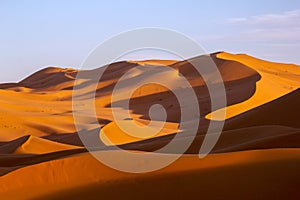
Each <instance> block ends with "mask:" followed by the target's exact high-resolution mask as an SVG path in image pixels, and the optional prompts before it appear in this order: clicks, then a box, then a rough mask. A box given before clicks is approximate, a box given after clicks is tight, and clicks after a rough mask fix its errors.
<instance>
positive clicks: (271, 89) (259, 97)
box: [206, 52, 300, 120]
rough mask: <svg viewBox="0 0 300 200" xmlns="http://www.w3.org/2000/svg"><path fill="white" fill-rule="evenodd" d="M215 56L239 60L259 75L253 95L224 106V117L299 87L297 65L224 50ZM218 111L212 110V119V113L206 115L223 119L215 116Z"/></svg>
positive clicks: (299, 69)
mask: <svg viewBox="0 0 300 200" xmlns="http://www.w3.org/2000/svg"><path fill="white" fill-rule="evenodd" d="M217 57H218V58H221V59H225V60H233V61H237V62H240V63H242V64H244V65H246V66H248V67H250V68H252V69H254V70H256V71H257V72H258V73H259V74H260V75H261V79H260V80H259V81H258V82H257V84H256V91H255V93H254V94H253V96H252V97H250V98H249V99H248V100H246V101H243V102H241V103H238V104H235V105H231V106H228V107H226V117H225V119H228V118H232V117H234V116H237V115H239V114H241V113H243V112H246V111H248V110H250V109H252V108H255V107H257V106H260V105H262V104H266V103H268V102H270V101H272V100H275V99H277V98H279V97H281V96H284V95H286V94H288V93H290V92H292V91H294V90H296V89H298V88H299V87H300V67H299V66H297V65H292V64H281V63H273V62H268V61H264V60H260V59H257V58H253V57H251V56H248V55H245V54H230V53H226V52H223V53H219V54H217ZM245 89H247V88H245ZM218 112H221V110H219V111H215V112H214V113H215V114H214V115H215V116H216V117H215V118H214V119H212V114H209V115H207V116H206V117H207V118H208V119H212V120H223V118H221V119H219V118H217V116H222V115H218V114H217V113H218Z"/></svg>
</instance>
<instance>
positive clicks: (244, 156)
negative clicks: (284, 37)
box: [0, 52, 300, 199]
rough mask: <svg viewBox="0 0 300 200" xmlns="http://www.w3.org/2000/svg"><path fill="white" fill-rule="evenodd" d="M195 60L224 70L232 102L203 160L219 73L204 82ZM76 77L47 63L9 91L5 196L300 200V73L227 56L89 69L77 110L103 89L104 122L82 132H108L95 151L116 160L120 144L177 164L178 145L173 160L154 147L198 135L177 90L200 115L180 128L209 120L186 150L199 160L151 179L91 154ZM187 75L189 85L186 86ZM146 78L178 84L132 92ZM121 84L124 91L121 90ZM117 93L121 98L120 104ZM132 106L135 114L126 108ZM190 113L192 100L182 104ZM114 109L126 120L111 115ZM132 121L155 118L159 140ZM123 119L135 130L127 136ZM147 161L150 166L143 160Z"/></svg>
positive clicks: (5, 87)
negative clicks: (158, 111) (79, 117)
mask: <svg viewBox="0 0 300 200" xmlns="http://www.w3.org/2000/svg"><path fill="white" fill-rule="evenodd" d="M193 64H197V65H199V66H204V65H205V66H212V65H216V66H217V68H218V70H219V72H220V75H221V77H222V80H218V81H215V80H213V82H212V83H213V84H220V81H223V83H224V86H225V90H226V96H227V104H228V105H227V107H226V108H225V109H226V111H227V116H226V117H227V119H226V121H225V126H224V130H223V132H222V134H221V137H220V138H219V140H218V142H217V144H216V145H215V147H214V148H213V150H212V152H211V154H210V155H208V157H206V158H205V159H199V157H198V153H199V149H200V146H201V144H202V142H203V140H204V137H205V136H206V130H207V126H208V124H209V122H210V120H211V117H210V116H211V113H212V112H219V111H218V110H211V102H210V97H209V92H208V88H207V85H206V82H205V80H206V81H207V80H210V79H209V76H210V74H211V73H212V71H210V70H211V69H213V68H208V70H207V71H206V72H205V73H204V74H201V75H200V74H199V73H198V72H197V71H196V70H195V69H194V67H193V66H192V65H193ZM167 68H168V69H169V68H170V71H166V70H165V69H167ZM78 72H79V71H77V70H74V69H69V68H67V69H62V68H57V67H49V68H46V69H43V70H40V71H38V72H36V73H34V74H33V75H31V76H29V77H27V78H25V79H24V80H22V81H20V82H19V83H8V84H0V96H1V99H0V154H1V155H0V176H1V177H0V183H1V184H0V195H1V197H2V196H3V197H5V198H6V199H9V198H11V199H24V198H26V199H34V198H36V199H40V198H47V199H61V198H62V197H64V198H84V197H94V198H96V197H97V198H98V197H101V198H107V199H111V198H125V199H126V198H129V197H131V196H132V194H134V195H135V196H136V197H141V198H142V197H143V198H145V197H146V199H153V198H166V199H167V198H174V199H177V198H178V197H180V198H194V197H195V195H198V192H199V195H200V196H201V198H205V199H220V198H225V199H233V198H238V199H241V198H243V199H253V198H258V197H260V198H263V199H278V198H279V199H284V198H288V199H299V198H300V193H299V191H298V185H299V183H300V182H299V180H300V174H299V170H298V168H299V166H300V157H299V155H300V154H299V153H300V152H299V148H300V142H299V141H300V125H299V124H300V123H299V113H300V107H299V103H298V102H299V100H300V90H299V86H300V67H299V66H296V65H286V64H280V63H271V62H267V61H263V60H259V59H256V58H253V57H250V56H247V55H242V54H229V53H226V52H221V53H215V54H211V55H204V56H198V57H195V58H191V59H188V60H185V61H173V60H166V61H164V60H147V61H121V62H116V63H112V64H110V65H108V67H107V69H106V70H105V71H104V68H98V69H94V70H86V71H80V74H81V76H80V78H81V79H79V80H78V81H77V82H76V83H77V84H78V85H76V90H78V91H79V94H80V96H78V102H77V103H78V105H79V109H80V110H83V111H84V110H85V109H86V108H87V106H89V105H87V102H88V100H89V99H90V98H93V97H94V96H93V90H92V88H93V87H92V85H93V84H96V87H95V88H96V93H95V97H96V98H95V107H96V108H95V110H96V119H92V120H94V121H91V120H90V119H89V118H87V119H86V122H85V123H84V122H82V124H80V127H82V130H79V131H80V132H79V133H80V134H81V131H82V132H85V133H87V134H88V133H95V134H97V135H99V140H100V141H101V142H102V146H100V147H99V148H98V149H95V151H97V152H98V153H101V154H103V155H105V156H107V157H109V158H111V159H114V158H115V157H114V156H116V155H118V154H119V152H118V151H112V150H111V149H112V148H111V145H118V146H119V147H120V148H121V149H125V150H128V151H136V152H140V153H142V152H145V151H146V152H148V153H149V152H150V154H154V156H167V157H171V156H174V154H176V153H178V152H177V150H176V149H174V150H169V151H167V152H164V153H165V154H157V153H153V151H155V150H157V149H160V148H161V147H163V146H165V145H167V144H168V143H169V142H170V141H171V140H173V139H174V136H175V135H176V134H180V137H178V138H176V140H173V142H174V143H175V144H178V146H180V145H182V144H185V143H186V141H187V140H189V139H190V137H191V136H190V135H189V133H188V131H187V130H185V129H179V128H180V127H179V122H180V118H181V112H180V107H181V106H182V105H180V103H179V102H180V101H179V100H178V99H177V98H176V96H175V92H177V91H182V90H188V89H189V90H193V91H194V92H195V94H196V98H197V100H198V103H199V109H200V115H197V116H189V118H188V120H186V121H183V122H182V124H184V126H183V127H189V126H191V125H192V124H194V122H197V123H199V124H200V126H199V128H198V133H197V135H196V137H195V138H194V140H193V143H192V145H191V146H190V147H189V148H188V149H187V151H186V152H185V153H186V154H190V155H184V156H183V157H182V158H180V159H179V160H178V161H176V162H175V163H173V164H172V165H170V166H168V167H166V168H164V169H162V170H159V171H156V172H152V173H149V174H129V173H122V172H118V171H115V170H113V169H110V168H108V167H106V166H104V165H103V164H101V163H99V162H98V161H97V160H95V159H94V158H93V157H92V156H91V155H89V154H87V153H86V152H87V150H86V149H85V148H84V147H83V144H82V142H81V140H80V137H79V133H78V132H77V131H78V130H76V128H75V124H74V116H73V112H74V110H73V108H72V95H73V92H74V90H73V86H74V84H75V79H76V77H77V75H78ZM98 72H103V76H102V77H101V79H100V80H99V82H98V81H97V82H96V83H95V80H93V79H92V77H93V75H95V74H97V73H98ZM124 75H126V76H125V77H124ZM121 77H123V78H122V79H121ZM182 78H185V79H186V80H187V82H188V84H189V85H190V86H191V88H189V87H183V84H182V83H183V82H182ZM207 78H208V79H207ZM138 80H146V81H147V80H157V81H158V82H159V80H165V81H167V82H168V83H169V86H170V87H169V88H168V87H165V86H162V85H159V84H158V83H150V84H146V85H143V86H142V87H139V88H136V89H135V90H134V92H133V93H132V96H126V94H127V91H128V90H131V89H132V88H135V86H136V83H137V81H138ZM118 84H121V87H119V89H118V90H117V89H116V86H118ZM114 90H117V92H116V95H117V97H118V98H116V99H115V98H113V97H112V95H113V93H114V92H115V91H114ZM127 101H129V109H128V108H126V107H124V105H123V103H124V102H127ZM155 104H160V105H162V106H163V107H164V109H165V111H166V122H164V117H163V116H162V115H152V116H151V115H150V114H149V110H151V109H150V108H151V106H152V105H155ZM190 107H192V105H184V109H187V110H188V109H190ZM113 109H115V111H116V112H117V115H118V116H121V119H118V120H116V119H115V118H114V116H113V113H112V110H113ZM219 109H224V108H219ZM127 112H129V113H130V116H129V117H128V116H127V115H126V113H127ZM123 116H124V117H123ZM150 116H151V117H150ZM151 120H152V121H151ZM213 120H218V119H213ZM131 123H136V124H139V125H140V126H141V127H144V126H147V125H148V124H149V123H152V125H154V126H153V127H151V128H152V129H155V130H156V129H157V130H158V132H155V134H152V131H153V130H152V129H151V128H150V129H147V131H146V129H145V130H144V131H142V130H141V129H134V128H130V127H131ZM118 124H121V125H123V126H125V127H127V128H128V127H129V129H127V130H129V134H128V132H127V131H124V130H123V129H122V128H120V127H119V126H118ZM162 124H163V125H162ZM161 125H162V126H161ZM100 127H101V130H100ZM212 134H214V133H212ZM212 136H213V135H212ZM151 152H152V153H151ZM118 159H123V160H126V157H121V158H118ZM128 164H129V165H130V164H132V163H128ZM140 164H141V165H151V164H152V163H147V162H143V160H141V163H140ZM283 169H284V170H283ZM274 174H276V176H274ZM32 188H35V189H34V190H32ZM161 188H164V190H163V191H162V190H161ZM28 191H30V192H28ZM116 191H118V192H116ZM253 191H255V192H253Z"/></svg>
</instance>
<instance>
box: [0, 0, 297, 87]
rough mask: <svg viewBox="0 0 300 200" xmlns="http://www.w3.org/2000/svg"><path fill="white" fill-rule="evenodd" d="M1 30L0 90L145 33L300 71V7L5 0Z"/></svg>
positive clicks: (276, 1) (293, 1) (0, 1)
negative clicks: (117, 39)
mask: <svg viewBox="0 0 300 200" xmlns="http://www.w3.org/2000/svg"><path fill="white" fill-rule="evenodd" d="M0 25H1V32H0V44H1V45H0V82H8V81H19V80H20V79H22V78H24V77H25V76H27V75H29V74H31V73H33V72H34V71H36V70H38V69H41V68H43V67H46V66H60V67H73V68H79V67H80V64H81V63H82V62H83V60H84V59H85V58H86V57H87V56H88V54H89V52H90V51H91V50H92V49H94V48H95V47H96V46H97V45H98V44H100V43H101V42H103V41H104V40H106V39H108V38H110V37H111V36H113V35H116V34H118V33H120V32H124V31H126V30H130V29H134V28H139V27H161V28H168V29H173V30H176V31H179V32H181V33H183V34H186V35H187V36H189V37H191V38H194V39H195V40H196V41H197V42H199V44H200V45H202V46H203V47H204V48H205V49H206V50H207V52H214V51H220V50H224V51H228V52H232V53H247V54H250V55H253V56H256V57H259V58H263V59H267V60H271V61H279V62H286V63H296V64H300V56H299V55H300V1H299V0H264V1H261V0H245V1H236V0H231V1H230V0H227V1H221V0H220V1H211V0H207V1H196V0H195V1H188V0H186V1H178V2H177V1H161V0H160V1H159V0H152V1H130V0H128V1H114V0H110V1H105V2H104V1H103V2H101V1H91V0H90V1H89V0H87V1H83V0H82V1H75V0H73V1H71V0H70V1H67V0H65V1H58V0H57V1H55V0H52V1H51V0H44V1H38V0H36V1H33V0H27V1H22V0H19V1H16V0H0ZM161 58H165V57H161Z"/></svg>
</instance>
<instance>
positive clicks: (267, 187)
mask: <svg viewBox="0 0 300 200" xmlns="http://www.w3.org/2000/svg"><path fill="white" fill-rule="evenodd" d="M103 153H104V154H107V156H113V155H116V154H118V152H111V153H110V152H103ZM299 153H300V152H299V150H298V149H274V150H261V151H249V152H239V153H229V154H219V155H210V156H208V157H207V158H205V159H203V160H200V159H199V158H198V157H197V156H184V157H182V158H180V159H179V160H178V161H176V162H175V163H173V164H172V165H170V166H168V167H167V168H164V169H162V170H159V171H156V172H152V173H148V174H128V173H122V172H118V171H115V170H113V169H111V168H109V167H106V166H104V165H103V164H101V163H99V162H98V161H97V160H95V159H94V158H93V157H92V156H90V155H88V154H84V155H79V156H75V157H71V158H66V159H63V160H56V161H50V162H45V163H41V164H38V165H34V166H31V167H26V168H23V169H21V170H18V171H15V172H12V173H10V174H8V175H6V176H4V177H3V178H2V179H1V180H0V182H1V184H0V185H1V186H0V191H1V194H2V195H5V196H6V197H7V198H31V199H41V198H47V199H66V198H67V199H72V198H93V199H96V198H107V199H119V198H124V199H128V198H133V195H134V198H143V199H153V198H159V199H162V198H174V199H180V198H188V199H193V198H195V197H197V198H200V197H201V198H205V199H208V198H209V199H224V198H225V199H232V198H235V199H241V198H242V199H253V198H263V199H285V198H288V199H297V198H298V197H299V190H298V185H299V183H300V182H299V178H298V177H299V170H298V166H299V164H300V154H299ZM161 156H169V155H161ZM123 159H126V158H123ZM78 172H80V173H78ZM175 174H176V176H175ZM291 174H293V175H292V176H291ZM28 180H31V181H30V182H28ZM162 186H163V190H162ZM10 188H14V190H10ZM31 188H35V189H34V190H32V191H31ZM254 189H255V190H254ZM28 190H30V191H31V192H30V193H28ZM15 191H18V192H15Z"/></svg>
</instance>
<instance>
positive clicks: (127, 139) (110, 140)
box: [100, 120, 179, 145]
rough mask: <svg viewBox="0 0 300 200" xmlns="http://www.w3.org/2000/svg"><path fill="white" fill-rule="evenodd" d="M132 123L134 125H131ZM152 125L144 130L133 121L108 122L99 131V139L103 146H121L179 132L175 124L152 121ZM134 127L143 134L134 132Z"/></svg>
mask: <svg viewBox="0 0 300 200" xmlns="http://www.w3.org/2000/svg"><path fill="white" fill-rule="evenodd" d="M133 123H134V124H135V125H133ZM152 124H153V125H152V126H151V127H147V128H145V127H146V126H145V125H144V124H142V123H140V122H138V121H134V120H120V121H118V122H115V121H114V122H110V123H109V124H107V125H106V126H104V127H103V128H102V129H101V131H100V139H101V141H102V142H103V143H104V144H105V145H122V144H128V143H132V142H138V141H141V140H144V139H150V138H154V137H160V136H163V135H169V134H174V133H177V132H179V130H178V124H177V123H162V122H159V121H158V122H153V121H152ZM135 126H138V128H139V127H140V128H143V132H141V131H138V129H137V128H136V130H135ZM122 127H123V129H124V128H125V130H123V129H122ZM127 130H130V133H129V134H131V135H129V134H128V133H127V132H126V131H127ZM153 133H154V134H153Z"/></svg>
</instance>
